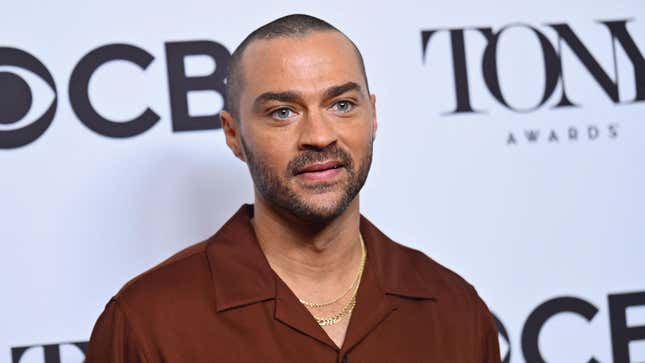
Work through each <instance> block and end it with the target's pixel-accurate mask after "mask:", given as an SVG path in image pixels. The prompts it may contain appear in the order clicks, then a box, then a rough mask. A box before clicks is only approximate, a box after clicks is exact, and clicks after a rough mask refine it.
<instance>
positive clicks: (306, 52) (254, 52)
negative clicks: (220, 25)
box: [240, 31, 366, 107]
mask: <svg viewBox="0 0 645 363" xmlns="http://www.w3.org/2000/svg"><path fill="white" fill-rule="evenodd" d="M241 65H242V67H241V68H242V73H243V77H242V78H243V82H244V86H243V87H242V89H243V90H242V93H241V94H240V96H241V97H240V100H241V101H242V103H243V104H242V105H241V106H242V107H243V106H244V103H246V102H248V101H249V98H252V97H254V95H257V94H260V93H263V92H275V91H287V90H290V91H297V92H302V93H303V94H307V93H315V92H316V91H320V90H323V89H326V88H327V87H330V86H334V85H339V84H343V83H346V82H350V81H352V82H356V83H357V84H359V85H361V86H362V87H363V89H366V85H365V84H364V83H365V80H364V78H363V71H362V67H361V64H360V62H359V59H358V54H357V52H356V50H355V49H354V46H353V45H352V44H351V43H350V41H349V40H348V39H347V38H345V36H344V35H342V34H341V33H339V32H336V31H319V32H312V33H309V34H306V35H296V36H285V37H276V38H272V39H267V40H257V41H254V42H253V43H251V44H250V45H249V46H248V48H247V49H246V50H245V52H244V55H243V56H242V60H241Z"/></svg>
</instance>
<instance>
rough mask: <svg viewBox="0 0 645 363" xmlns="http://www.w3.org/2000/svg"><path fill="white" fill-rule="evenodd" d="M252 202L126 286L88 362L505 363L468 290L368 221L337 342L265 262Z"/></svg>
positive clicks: (488, 319)
mask: <svg viewBox="0 0 645 363" xmlns="http://www.w3.org/2000/svg"><path fill="white" fill-rule="evenodd" d="M252 215H253V206H252V205H244V206H242V207H241V208H240V210H239V211H238V212H237V213H236V214H235V215H234V216H233V217H232V218H231V219H230V220H229V221H228V222H226V223H225V224H224V226H223V227H222V228H221V229H220V230H219V231H217V232H216V233H215V234H214V235H213V236H212V237H210V238H208V239H207V240H205V241H203V242H200V243H198V244H195V245H193V246H191V247H189V248H187V249H185V250H183V251H181V252H179V253H178V254H176V255H174V256H173V257H171V258H169V259H168V260H166V261H164V262H162V263H161V264H159V265H158V266H156V267H154V268H152V269H151V270H149V271H147V272H145V273H143V274H141V275H139V276H138V277H136V278H134V279H133V280H131V281H130V282H128V283H127V284H126V285H125V286H124V287H123V288H122V289H121V290H120V291H119V292H118V293H117V294H116V295H115V296H114V297H113V298H112V299H111V300H110V301H109V302H108V304H107V305H106V307H105V310H104V311H103V313H102V314H101V316H100V317H99V319H98V321H97V322H96V325H95V326H94V329H93V332H92V336H91V339H90V342H89V345H88V351H87V356H86V361H87V362H90V363H99V362H113V363H114V362H116V363H121V362H128V363H136V362H190V363H197V362H312V363H315V362H325V363H330V362H339V363H341V362H437V363H451V362H454V363H497V362H500V354H499V345H498V338H497V337H498V336H497V330H496V326H495V322H494V319H493V318H492V316H491V314H490V312H489V311H488V309H487V307H486V305H485V304H484V302H483V301H482V300H481V299H480V298H479V296H478V295H477V293H476V291H475V290H474V289H473V287H472V286H471V285H469V284H468V283H467V282H466V281H464V280H463V279H462V278H461V277H459V276H458V275H457V274H455V273H454V272H452V271H450V270H448V269H447V268H445V267H442V266H441V265H439V264H438V263H436V262H435V261H433V260H432V259H430V258H429V257H427V256H426V255H425V254H423V253H421V252H419V251H417V250H414V249H411V248H408V247H404V246H403V245H400V244H398V243H395V242H394V241H392V240H390V239H389V238H388V237H387V236H386V235H385V234H383V233H382V232H381V231H379V230H378V229H377V228H376V227H375V226H374V225H372V224H371V223H370V222H369V221H368V220H367V219H366V218H365V217H364V216H361V221H360V231H361V233H362V235H363V239H364V241H365V246H366V249H367V262H366V265H365V270H364V273H363V276H362V279H361V282H360V288H359V290H358V293H357V297H356V306H355V308H354V310H353V312H352V315H351V317H350V321H349V326H348V328H347V332H346V335H345V340H344V342H343V344H342V346H341V347H338V346H336V344H335V343H334V342H333V341H332V340H331V339H330V338H329V336H328V335H327V334H326V333H325V331H324V330H323V329H322V328H321V327H320V326H319V325H318V323H317V322H316V320H314V318H313V316H312V315H311V313H310V312H309V311H308V310H307V309H306V307H304V306H303V305H302V304H301V303H300V302H299V301H298V298H297V297H296V296H295V295H294V293H293V292H292V291H291V290H290V289H289V287H287V285H286V284H285V283H284V282H283V281H282V280H281V279H280V278H279V277H278V275H277V274H276V273H275V272H274V271H273V270H272V269H271V267H270V266H269V264H268V262H267V260H266V258H265V256H264V254H263V252H262V250H261V248H260V245H259V243H258V241H257V238H256V236H255V233H254V229H253V227H252V225H251V222H250V219H251V218H252Z"/></svg>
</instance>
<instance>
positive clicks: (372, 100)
mask: <svg viewBox="0 0 645 363" xmlns="http://www.w3.org/2000/svg"><path fill="white" fill-rule="evenodd" d="M370 105H371V106H372V107H371V108H372V140H376V130H377V129H378V121H377V119H376V95H374V94H371V95H370Z"/></svg>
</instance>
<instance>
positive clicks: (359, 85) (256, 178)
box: [227, 31, 376, 222]
mask: <svg viewBox="0 0 645 363" xmlns="http://www.w3.org/2000/svg"><path fill="white" fill-rule="evenodd" d="M241 65H242V75H243V77H242V87H241V91H240V95H239V100H240V104H239V120H237V122H235V124H236V128H237V132H236V133H235V137H234V138H235V140H228V139H229V138H231V137H232V135H231V133H230V132H227V142H229V145H231V142H233V144H234V145H233V146H232V147H234V146H236V145H235V142H237V141H239V144H238V145H237V147H239V148H240V150H239V151H240V152H241V154H242V155H241V157H242V158H243V159H244V160H245V161H246V162H247V164H248V167H249V170H250V172H251V176H252V178H253V182H254V184H255V188H256V194H258V193H259V197H261V198H263V199H264V201H266V202H267V203H268V204H270V205H272V206H274V207H279V208H281V209H283V210H286V211H288V212H290V213H291V214H293V215H295V216H297V217H299V218H302V219H305V220H309V221H318V222H320V221H326V220H329V219H331V218H333V217H336V216H338V215H340V214H341V213H342V212H343V211H344V210H345V209H346V208H347V206H348V205H349V204H350V203H351V202H352V201H353V200H354V199H355V197H356V195H357V194H358V192H359V191H360V189H361V188H362V186H363V184H364V183H365V179H366V178H367V174H368V172H369V168H370V164H371V160H372V143H373V141H374V136H375V132H376V117H375V112H374V111H375V110H374V97H373V96H371V97H370V95H369V94H368V91H367V85H366V84H365V79H364V77H363V73H362V69H361V65H360V63H359V60H358V56H357V54H356V52H355V50H354V48H353V46H352V45H351V43H350V42H349V41H348V40H347V39H345V37H344V36H343V35H342V34H340V33H338V32H332V31H325V32H312V33H310V34H307V35H305V36H296V37H278V38H274V39H270V40H258V41H255V42H253V43H251V44H250V45H249V47H248V48H247V49H246V50H245V52H244V55H243V57H242V61H241ZM234 151H235V150H234Z"/></svg>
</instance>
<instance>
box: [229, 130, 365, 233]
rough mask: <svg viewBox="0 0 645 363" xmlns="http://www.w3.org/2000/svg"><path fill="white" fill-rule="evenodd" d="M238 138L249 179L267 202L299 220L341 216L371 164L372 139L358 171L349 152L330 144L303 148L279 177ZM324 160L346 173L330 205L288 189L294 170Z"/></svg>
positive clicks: (323, 220) (323, 186) (326, 186)
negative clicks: (339, 192)
mask: <svg viewBox="0 0 645 363" xmlns="http://www.w3.org/2000/svg"><path fill="white" fill-rule="evenodd" d="M241 141H242V148H243V149H244V153H245V155H246V163H247V165H248V167H249V171H250V173H251V178H252V179H253V183H254V184H255V187H256V189H257V190H258V191H259V193H260V194H261V195H262V197H263V198H264V199H265V200H266V201H267V202H268V203H269V204H271V205H273V206H275V207H279V208H280V209H283V210H285V211H287V212H289V213H290V214H292V215H293V216H295V217H297V218H299V219H301V220H304V221H307V222H310V223H316V224H320V223H326V222H329V221H331V220H332V219H334V218H336V217H338V216H339V215H341V214H342V213H343V212H344V211H345V210H346V209H347V207H348V206H349V204H350V203H351V202H352V201H353V200H354V198H355V197H356V195H357V194H358V193H359V192H360V190H361V188H363V185H364V184H365V181H366V180H367V174H369V170H370V167H371V164H372V149H373V143H374V140H373V139H371V140H370V141H369V145H367V147H368V153H367V155H366V156H365V157H364V158H363V160H361V163H360V164H359V165H358V170H356V165H355V163H354V160H352V158H351V157H350V155H349V153H347V151H345V150H343V149H342V148H340V147H338V146H337V144H336V143H334V144H332V145H330V146H328V147H326V148H324V149H320V150H314V149H310V150H305V151H303V152H302V153H300V154H299V155H297V156H296V157H295V158H294V159H292V160H291V161H290V162H289V164H288V165H287V170H286V171H285V173H284V176H283V177H282V178H281V177H279V176H278V175H277V174H275V173H273V172H272V170H271V169H270V168H269V166H268V163H267V162H266V160H265V159H263V158H261V157H258V155H255V154H254V153H253V152H252V151H251V149H250V148H249V147H248V145H247V144H246V142H245V141H244V138H241ZM327 160H340V162H341V163H342V164H343V166H344V168H345V170H346V171H347V174H348V176H349V178H348V180H347V181H346V182H345V181H343V182H342V183H343V184H345V185H344V189H343V193H342V195H341V197H340V199H339V200H338V201H336V202H335V203H334V204H333V205H331V206H320V205H313V204H312V203H308V202H307V201H306V200H304V199H303V198H301V197H300V196H299V195H298V194H297V193H296V192H295V191H294V190H292V189H291V188H289V186H288V185H287V183H286V182H285V181H286V180H288V179H290V178H294V177H296V176H297V172H298V170H300V169H301V168H303V167H304V166H306V165H309V164H311V163H315V162H323V161H327ZM335 186H336V183H332V184H317V185H316V186H314V187H311V188H308V190H310V191H311V192H314V193H321V192H325V191H327V190H329V189H331V188H333V187H335Z"/></svg>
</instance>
